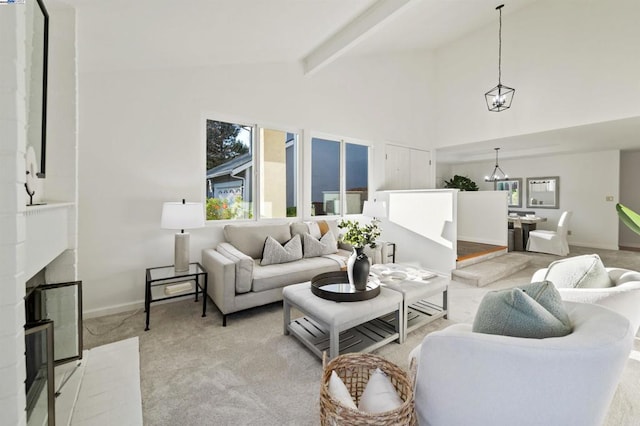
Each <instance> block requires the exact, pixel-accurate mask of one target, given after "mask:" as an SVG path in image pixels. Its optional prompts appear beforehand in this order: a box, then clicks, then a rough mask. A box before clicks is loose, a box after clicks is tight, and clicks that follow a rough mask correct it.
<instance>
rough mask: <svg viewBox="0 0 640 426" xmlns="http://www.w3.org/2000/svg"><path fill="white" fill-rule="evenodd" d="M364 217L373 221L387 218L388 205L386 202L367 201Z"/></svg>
mask: <svg viewBox="0 0 640 426" xmlns="http://www.w3.org/2000/svg"><path fill="white" fill-rule="evenodd" d="M362 215H363V216H368V217H372V218H373V220H379V219H380V218H385V217H387V203H386V202H384V201H376V200H373V201H365V202H364V207H363V208H362Z"/></svg>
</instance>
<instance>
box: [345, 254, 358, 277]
mask: <svg viewBox="0 0 640 426" xmlns="http://www.w3.org/2000/svg"><path fill="white" fill-rule="evenodd" d="M357 257H358V253H356V249H353V250H352V251H351V256H349V259H347V277H348V279H349V284H351V285H353V264H354V263H356V258H357Z"/></svg>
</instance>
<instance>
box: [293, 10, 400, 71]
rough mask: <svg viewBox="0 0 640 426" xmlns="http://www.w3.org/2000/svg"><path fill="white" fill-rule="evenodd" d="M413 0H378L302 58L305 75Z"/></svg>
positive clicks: (335, 56)
mask: <svg viewBox="0 0 640 426" xmlns="http://www.w3.org/2000/svg"><path fill="white" fill-rule="evenodd" d="M411 1H412V0H378V1H377V2H375V3H374V4H373V5H371V7H369V8H368V9H367V10H365V11H364V12H362V13H361V14H360V15H358V16H357V17H356V18H355V19H354V20H353V21H351V22H350V23H348V24H347V25H346V26H344V27H342V28H341V29H340V30H338V31H337V32H335V33H334V34H333V35H331V37H329V38H328V39H327V40H326V41H324V42H323V43H322V44H321V45H319V46H318V47H316V48H315V49H313V50H312V51H311V52H310V53H309V54H307V55H306V56H305V57H304V58H302V66H303V69H304V73H305V75H310V74H312V73H314V72H316V71H317V70H319V69H320V68H322V67H323V66H325V65H328V64H330V63H331V62H333V61H334V60H336V59H337V58H338V57H340V55H342V54H343V53H345V52H346V51H348V50H349V49H350V48H351V47H353V46H355V45H356V44H357V43H358V42H359V41H360V40H362V39H364V38H365V37H366V36H367V34H371V33H372V32H373V31H374V30H375V29H376V28H379V27H380V26H381V25H382V23H383V22H384V21H386V20H387V19H389V18H391V16H393V15H394V14H395V13H396V12H398V11H399V10H400V9H402V8H403V7H404V6H406V5H407V4H408V3H410V2H411Z"/></svg>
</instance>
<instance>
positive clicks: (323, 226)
mask: <svg viewBox="0 0 640 426" xmlns="http://www.w3.org/2000/svg"><path fill="white" fill-rule="evenodd" d="M316 223H317V224H318V231H320V235H324V234H326V233H327V232H329V224H328V223H327V221H326V220H319V221H317V222H316ZM312 235H313V234H312ZM318 238H319V237H318Z"/></svg>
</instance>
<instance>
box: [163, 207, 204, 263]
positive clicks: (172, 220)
mask: <svg viewBox="0 0 640 426" xmlns="http://www.w3.org/2000/svg"><path fill="white" fill-rule="evenodd" d="M203 226H204V207H203V205H202V203H186V202H185V200H184V199H183V200H182V202H181V203H176V202H167V203H164V204H163V206H162V220H161V221H160V227H161V228H162V229H179V230H180V232H177V233H176V238H175V249H174V250H175V261H174V267H175V270H176V272H184V271H188V270H189V233H188V232H184V230H185V229H195V228H202V227H203Z"/></svg>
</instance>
